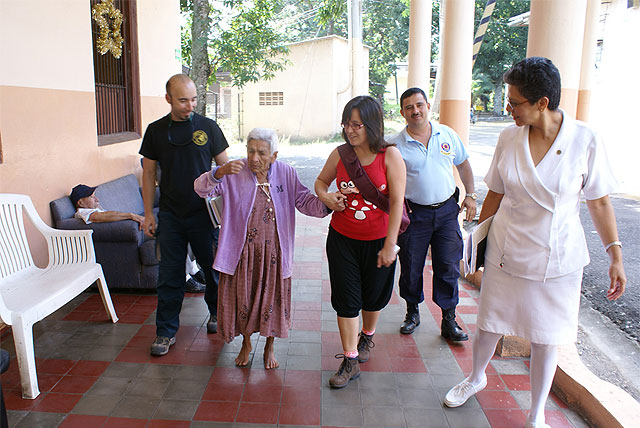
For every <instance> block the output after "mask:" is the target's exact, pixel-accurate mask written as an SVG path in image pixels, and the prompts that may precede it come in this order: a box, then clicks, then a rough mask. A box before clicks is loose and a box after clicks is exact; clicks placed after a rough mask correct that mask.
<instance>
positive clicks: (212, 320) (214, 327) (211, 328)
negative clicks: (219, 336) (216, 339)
mask: <svg viewBox="0 0 640 428" xmlns="http://www.w3.org/2000/svg"><path fill="white" fill-rule="evenodd" d="M217 332H218V315H215V314H211V315H209V321H207V333H217Z"/></svg>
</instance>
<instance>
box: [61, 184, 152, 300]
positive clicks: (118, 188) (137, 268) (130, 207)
mask: <svg viewBox="0 0 640 428" xmlns="http://www.w3.org/2000/svg"><path fill="white" fill-rule="evenodd" d="M96 196H97V197H98V199H99V200H100V204H101V205H102V208H104V209H105V210H107V211H121V212H131V213H136V214H140V215H144V205H143V203H142V195H141V193H140V187H139V185H138V180H137V178H136V177H135V175H133V174H129V175H126V176H124V177H120V178H118V179H115V180H113V181H109V182H107V183H104V184H101V185H99V186H98V187H97V189H96ZM49 206H50V207H51V214H52V215H53V221H54V223H55V227H56V228H58V229H92V230H93V243H94V246H95V250H96V259H97V262H98V263H100V264H101V265H102V269H103V271H104V275H105V278H106V280H107V285H108V286H109V288H156V282H157V279H158V259H157V258H156V251H155V242H156V241H155V239H150V238H147V237H145V235H144V233H143V232H142V231H141V230H139V229H138V223H136V222H135V221H133V220H123V221H116V222H111V223H91V224H85V223H84V221H82V220H80V219H77V218H75V217H74V214H75V212H76V210H75V207H74V206H73V204H72V203H71V200H70V199H69V197H68V196H65V197H62V198H59V199H56V200H55V201H52V202H50V203H49Z"/></svg>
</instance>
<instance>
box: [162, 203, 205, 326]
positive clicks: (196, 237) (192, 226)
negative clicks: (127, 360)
mask: <svg viewBox="0 0 640 428" xmlns="http://www.w3.org/2000/svg"><path fill="white" fill-rule="evenodd" d="M156 239H157V240H158V241H157V244H158V245H159V246H160V271H159V273H158V309H157V312H156V334H157V335H158V336H165V337H173V336H175V335H176V332H177V331H178V327H179V326H180V310H181V309H182V300H183V299H184V293H185V276H186V272H185V260H186V259H187V245H188V244H190V245H191V251H192V252H193V255H194V256H195V258H196V262H197V263H198V264H199V265H200V268H201V269H202V271H203V272H204V277H205V280H206V285H207V289H206V291H205V294H204V300H205V302H206V303H207V306H208V307H209V312H210V313H211V314H216V313H217V305H218V272H216V271H214V270H213V267H212V266H213V259H214V254H215V249H216V248H217V246H218V229H214V228H213V226H212V225H211V220H210V219H209V215H208V214H207V211H206V210H202V211H201V212H198V213H196V214H194V215H191V216H189V217H185V218H180V217H177V216H175V215H174V214H173V213H172V212H171V211H167V210H162V211H160V212H159V213H158V229H157V237H156Z"/></svg>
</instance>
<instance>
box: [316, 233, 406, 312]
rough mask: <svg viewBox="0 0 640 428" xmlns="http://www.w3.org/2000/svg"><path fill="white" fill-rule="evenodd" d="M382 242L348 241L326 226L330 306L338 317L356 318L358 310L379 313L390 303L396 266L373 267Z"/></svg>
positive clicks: (382, 244) (394, 263) (380, 240)
mask: <svg viewBox="0 0 640 428" xmlns="http://www.w3.org/2000/svg"><path fill="white" fill-rule="evenodd" d="M384 239H385V238H381V239H375V240H373V241H360V240H358V239H351V238H347V237H346V236H344V235H342V234H341V233H339V232H336V230H335V229H333V228H332V227H331V226H329V234H328V235H327V246H326V249H327V260H328V262H329V279H330V281H331V305H332V306H333V309H335V311H336V312H337V313H338V316H339V317H342V318H355V317H357V316H358V315H359V314H360V310H361V309H363V310H365V311H371V312H373V311H379V310H381V309H383V308H384V307H385V306H387V303H389V300H390V299H391V293H392V292H393V280H394V273H395V269H396V262H395V261H394V262H393V263H392V264H391V266H389V267H384V266H382V267H380V268H378V267H377V266H376V263H377V262H378V252H379V251H380V250H381V249H382V247H383V246H384Z"/></svg>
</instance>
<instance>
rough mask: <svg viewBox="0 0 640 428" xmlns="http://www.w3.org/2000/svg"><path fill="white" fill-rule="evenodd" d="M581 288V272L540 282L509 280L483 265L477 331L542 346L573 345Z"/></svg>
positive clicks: (497, 270)
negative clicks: (497, 334) (480, 330)
mask: <svg viewBox="0 0 640 428" xmlns="http://www.w3.org/2000/svg"><path fill="white" fill-rule="evenodd" d="M581 286H582V269H578V270H577V271H575V272H572V273H569V274H567V275H564V276H560V277H557V278H550V279H547V280H546V281H544V282H542V281H532V280H529V279H524V278H519V277H515V276H511V275H509V274H508V273H506V272H504V271H503V270H502V269H500V268H499V267H497V266H493V265H492V264H490V263H487V264H486V265H485V268H484V274H483V275H482V287H481V289H480V305H479V308H478V320H477V327H478V328H480V329H482V330H485V331H489V332H492V333H499V334H504V335H510V336H519V337H523V338H525V339H527V340H529V341H530V342H533V343H539V344H543V345H564V344H568V343H573V342H575V341H576V339H577V335H578V310H579V308H580V288H581Z"/></svg>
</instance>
